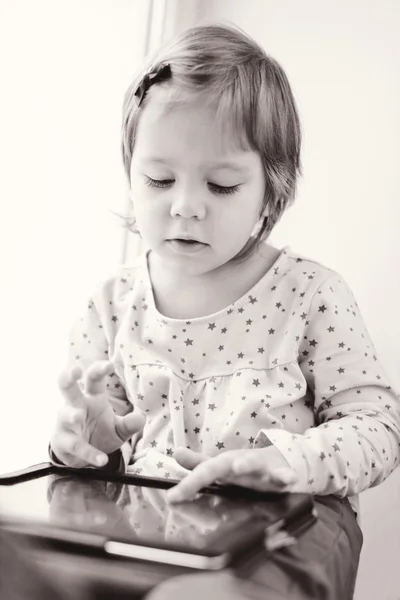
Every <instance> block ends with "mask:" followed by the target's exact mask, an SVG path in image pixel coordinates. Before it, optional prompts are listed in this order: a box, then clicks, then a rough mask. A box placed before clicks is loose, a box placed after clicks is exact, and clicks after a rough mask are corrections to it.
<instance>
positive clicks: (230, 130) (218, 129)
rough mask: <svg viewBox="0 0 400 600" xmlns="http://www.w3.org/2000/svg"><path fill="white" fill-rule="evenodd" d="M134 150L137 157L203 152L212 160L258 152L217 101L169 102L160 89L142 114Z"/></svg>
mask: <svg viewBox="0 0 400 600" xmlns="http://www.w3.org/2000/svg"><path fill="white" fill-rule="evenodd" d="M157 92H158V90H157ZM160 92H161V90H160ZM133 154H134V157H135V155H136V157H137V158H139V157H140V158H146V157H149V156H151V157H152V156H158V157H163V156H164V157H168V156H169V157H173V156H177V157H186V158H190V157H196V156H197V157H200V156H203V157H204V158H205V157H207V159H208V160H209V161H210V162H213V161H214V160H219V161H221V160H222V159H225V160H226V161H228V160H229V158H236V159H237V160H244V161H247V160H249V159H250V158H251V155H254V154H255V152H253V151H252V150H251V149H250V147H249V144H248V143H247V141H246V139H245V136H244V135H243V131H242V132H238V130H237V126H235V124H234V123H233V119H231V118H229V117H228V116H227V115H226V114H225V115H224V114H221V113H220V112H219V111H218V110H217V107H216V106H215V105H212V104H207V103H202V102H199V101H198V100H197V102H194V103H193V102H192V103H190V104H189V103H188V102H183V101H179V100H178V101H174V102H168V101H166V98H165V97H164V98H163V97H162V93H157V94H154V95H153V96H152V98H151V100H150V101H149V102H148V104H147V105H146V106H145V108H144V109H143V112H142V114H141V116H140V119H139V123H138V128H137V131H136V138H135V145H134V152H133Z"/></svg>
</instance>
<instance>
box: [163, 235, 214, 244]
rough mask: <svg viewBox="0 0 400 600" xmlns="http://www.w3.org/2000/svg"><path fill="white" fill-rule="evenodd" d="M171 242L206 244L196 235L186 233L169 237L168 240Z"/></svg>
mask: <svg viewBox="0 0 400 600" xmlns="http://www.w3.org/2000/svg"><path fill="white" fill-rule="evenodd" d="M168 241H169V242H174V241H176V242H186V243H188V244H191V243H192V244H196V243H197V244H205V242H201V241H200V240H198V239H197V238H195V237H189V236H184V235H177V236H176V237H173V238H169V240H168Z"/></svg>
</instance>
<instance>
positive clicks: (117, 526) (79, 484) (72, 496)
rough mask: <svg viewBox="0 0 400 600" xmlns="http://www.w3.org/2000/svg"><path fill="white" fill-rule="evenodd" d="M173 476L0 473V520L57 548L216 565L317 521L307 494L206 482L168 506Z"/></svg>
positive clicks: (43, 469)
mask: <svg viewBox="0 0 400 600" xmlns="http://www.w3.org/2000/svg"><path fill="white" fill-rule="evenodd" d="M176 483H177V482H176V481H171V480H164V479H154V478H150V477H141V476H136V475H135V476H134V475H131V474H120V473H106V472H104V471H97V470H95V469H79V470H77V469H71V468H68V467H59V466H54V465H52V464H50V463H43V464H40V465H34V466H32V467H29V468H27V469H25V470H23V471H20V472H18V473H14V474H10V475H7V476H0V522H1V526H2V527H3V528H5V529H6V530H8V531H9V532H12V533H13V534H15V535H23V536H28V537H31V538H34V539H37V540H39V541H40V542H41V543H42V544H45V545H47V546H50V547H51V548H53V549H59V550H62V551H68V552H77V553H83V554H85V555H90V554H92V555H102V556H113V557H118V558H119V559H123V560H134V561H138V560H139V561H150V562H155V563H157V562H158V563H164V564H170V565H178V566H182V567H187V568H192V569H207V570H218V569H222V568H224V567H227V566H228V565H231V564H233V563H235V561H240V559H241V558H248V557H249V556H250V555H251V554H253V553H254V552H260V551H262V550H264V551H265V543H266V540H269V541H270V542H271V544H272V547H273V545H274V540H275V543H276V541H277V540H283V539H284V538H285V537H286V538H287V536H295V535H298V534H299V533H300V532H301V531H302V530H303V529H305V528H307V527H309V526H310V525H311V524H312V523H313V522H314V521H315V511H314V505H313V500H312V497H311V496H308V495H306V494H304V495H303V494H271V493H269V494H265V493H264V494H263V493H260V492H255V491H251V490H246V489H244V488H240V487H238V486H210V487H209V488H204V490H202V493H201V494H199V495H198V497H196V499H195V500H193V501H190V502H184V503H181V504H173V505H172V504H169V503H168V501H167V499H166V490H167V489H168V488H170V487H172V486H173V485H175V484H176Z"/></svg>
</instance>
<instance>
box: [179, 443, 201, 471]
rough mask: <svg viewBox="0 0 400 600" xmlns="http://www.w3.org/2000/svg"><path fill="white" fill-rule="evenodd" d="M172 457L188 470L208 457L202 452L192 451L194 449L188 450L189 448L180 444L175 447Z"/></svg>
mask: <svg viewBox="0 0 400 600" xmlns="http://www.w3.org/2000/svg"><path fill="white" fill-rule="evenodd" d="M174 458H175V460H176V461H177V462H178V463H179V464H180V465H182V467H185V469H188V470H189V471H191V470H192V469H194V468H195V467H197V465H199V464H200V463H202V462H204V461H205V460H207V459H208V457H207V456H205V455H204V454H201V453H200V452H194V450H189V448H183V447H182V446H180V447H179V448H176V450H175V451H174Z"/></svg>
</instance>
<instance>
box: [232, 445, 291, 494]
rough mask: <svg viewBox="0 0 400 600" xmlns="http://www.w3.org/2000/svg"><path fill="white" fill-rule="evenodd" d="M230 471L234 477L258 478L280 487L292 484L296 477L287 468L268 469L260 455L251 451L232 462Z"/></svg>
mask: <svg viewBox="0 0 400 600" xmlns="http://www.w3.org/2000/svg"><path fill="white" fill-rule="evenodd" d="M232 471H233V473H234V474H235V475H239V476H240V475H251V476H253V477H255V476H259V477H261V478H262V479H263V480H265V481H267V480H268V481H270V482H271V483H272V484H275V485H278V486H282V485H289V484H291V483H294V482H295V481H296V480H297V477H296V475H295V473H294V471H293V470H292V469H290V468H289V467H278V468H274V467H272V468H270V467H268V466H267V465H266V463H265V457H264V456H263V455H262V454H261V453H257V452H254V451H251V452H250V453H248V454H247V455H245V456H240V457H238V458H237V459H236V460H234V461H233V464H232Z"/></svg>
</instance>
